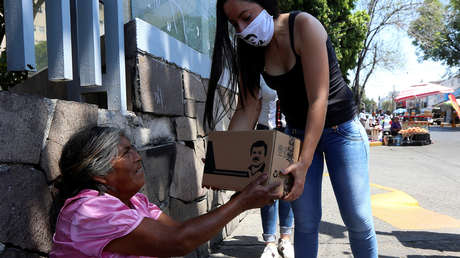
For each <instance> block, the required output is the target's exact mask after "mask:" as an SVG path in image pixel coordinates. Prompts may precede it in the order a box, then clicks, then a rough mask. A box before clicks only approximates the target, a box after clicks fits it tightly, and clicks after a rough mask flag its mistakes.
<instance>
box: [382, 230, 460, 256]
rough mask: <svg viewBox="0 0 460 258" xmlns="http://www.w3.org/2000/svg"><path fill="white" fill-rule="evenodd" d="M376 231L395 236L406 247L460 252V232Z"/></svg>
mask: <svg viewBox="0 0 460 258" xmlns="http://www.w3.org/2000/svg"><path fill="white" fill-rule="evenodd" d="M376 233H377V235H386V236H394V237H396V238H397V239H398V241H399V242H400V243H401V244H402V245H404V246H405V247H410V248H417V249H425V250H437V251H440V252H460V234H449V233H437V232H428V231H392V232H391V233H389V232H379V231H377V232H376ZM408 257H409V256H408ZM410 257H425V256H410ZM430 257H433V256H430ZM440 257H441V256H440ZM443 257H445V256H443ZM452 257H455V256H452Z"/></svg>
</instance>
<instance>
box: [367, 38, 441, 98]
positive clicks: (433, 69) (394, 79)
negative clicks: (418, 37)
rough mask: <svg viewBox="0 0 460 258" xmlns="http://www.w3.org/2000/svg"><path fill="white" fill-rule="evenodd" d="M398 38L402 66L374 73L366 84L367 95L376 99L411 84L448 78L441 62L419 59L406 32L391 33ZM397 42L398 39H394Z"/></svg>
mask: <svg viewBox="0 0 460 258" xmlns="http://www.w3.org/2000/svg"><path fill="white" fill-rule="evenodd" d="M391 36H393V37H395V38H397V41H398V42H399V48H400V49H401V54H402V55H401V61H402V64H401V66H398V67H397V68H396V69H395V70H394V71H386V70H383V69H379V70H377V71H376V72H375V74H373V75H372V76H371V77H370V78H369V81H368V83H367V85H366V96H367V97H368V98H371V99H374V100H375V101H376V102H377V100H378V97H379V96H380V97H385V96H388V95H389V94H390V92H392V91H393V89H394V90H396V91H399V90H402V89H405V88H407V87H409V86H411V85H414V84H419V83H423V82H431V81H440V80H443V79H447V78H446V77H444V76H445V74H446V71H447V67H446V66H444V65H442V64H441V63H439V62H433V61H423V62H418V61H417V55H416V48H415V46H414V45H412V42H411V39H410V38H409V37H408V36H407V34H405V33H397V34H396V35H391ZM394 42H396V41H394Z"/></svg>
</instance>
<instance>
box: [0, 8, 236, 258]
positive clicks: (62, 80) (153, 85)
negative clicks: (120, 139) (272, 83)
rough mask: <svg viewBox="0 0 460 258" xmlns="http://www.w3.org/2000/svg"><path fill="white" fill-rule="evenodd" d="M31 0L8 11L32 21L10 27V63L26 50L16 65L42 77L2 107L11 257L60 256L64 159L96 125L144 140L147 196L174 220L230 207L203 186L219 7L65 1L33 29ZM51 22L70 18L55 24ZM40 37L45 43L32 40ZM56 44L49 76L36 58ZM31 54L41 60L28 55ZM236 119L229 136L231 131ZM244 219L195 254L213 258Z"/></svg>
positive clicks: (2, 250)
mask: <svg viewBox="0 0 460 258" xmlns="http://www.w3.org/2000/svg"><path fill="white" fill-rule="evenodd" d="M5 2H6V3H12V2H11V1H5ZM31 2H32V1H28V0H17V2H16V0H15V3H20V4H19V5H16V6H13V7H12V6H7V5H6V8H7V9H8V8H18V9H14V10H13V9H9V11H16V12H17V13H18V14H19V16H16V18H20V19H23V20H24V21H25V23H24V25H23V26H20V25H19V23H12V22H11V20H7V21H8V22H9V23H8V25H9V26H10V27H9V28H10V30H7V33H9V34H8V35H7V40H8V38H9V39H10V40H11V39H13V38H14V37H15V36H18V40H15V41H10V42H7V49H8V50H11V51H13V50H14V51H13V52H11V55H10V54H9V55H8V56H9V57H12V56H13V57H14V56H15V54H17V56H18V57H21V54H22V59H21V58H17V59H14V58H12V59H9V60H8V62H9V63H8V65H9V66H10V65H11V68H14V69H22V70H26V71H31V70H36V72H35V71H34V74H33V75H32V76H31V77H30V78H29V79H28V80H27V81H25V82H24V83H22V84H20V85H17V86H15V87H13V88H11V89H10V90H9V91H8V92H4V91H0V102H1V103H2V104H3V103H6V104H5V105H0V119H1V121H3V123H2V126H1V127H0V136H1V138H0V139H2V144H3V148H2V149H0V171H1V172H2V173H0V174H1V175H0V176H1V180H2V184H4V185H8V186H9V187H3V188H0V195H2V196H3V197H4V200H5V201H4V202H2V204H1V205H2V209H1V211H0V216H1V217H2V218H4V219H2V221H7V222H8V224H3V226H2V232H3V234H0V256H3V255H5V256H6V257H9V256H18V255H19V256H44V255H46V254H47V253H49V251H50V248H51V237H52V232H51V231H50V229H49V228H48V226H49V221H48V220H49V213H48V212H49V208H50V207H51V204H52V201H53V198H54V196H53V183H54V181H55V179H56V177H57V176H58V175H59V169H58V166H57V161H58V160H59V157H60V152H61V150H62V146H63V144H64V143H65V142H66V141H67V139H68V138H69V137H70V135H71V134H73V133H74V132H76V131H78V130H80V129H81V128H83V127H86V126H91V125H101V124H112V125H116V126H118V127H120V128H123V129H124V130H125V131H127V132H128V134H129V135H131V136H132V142H133V144H134V145H135V146H136V147H137V148H138V149H139V150H140V154H141V156H142V157H143V160H144V166H146V169H145V170H146V186H145V189H144V193H145V194H146V195H147V196H148V197H149V199H150V200H151V201H153V202H154V203H155V204H157V205H158V206H159V207H160V208H161V209H162V210H164V211H165V212H167V213H168V214H169V215H171V216H172V217H173V218H175V219H178V220H185V219H187V218H190V217H194V216H197V215H200V214H203V213H206V212H208V211H210V210H211V209H214V208H215V207H217V206H219V205H222V204H223V203H225V202H226V201H228V200H229V198H230V196H231V195H232V194H233V193H232V192H228V191H213V190H208V189H205V188H202V187H201V179H202V170H203V162H202V159H203V158H204V157H205V153H206V145H207V142H206V135H207V133H208V132H209V128H207V127H205V126H204V125H203V123H202V121H203V110H204V101H205V98H206V89H207V80H208V78H209V72H210V64H211V61H210V53H211V48H212V46H213V41H212V40H213V35H214V27H215V17H214V13H215V10H214V9H213V8H214V6H215V2H216V1H215V0H211V1H209V0H196V1H189V0H135V1H134V0H118V1H117V0H105V1H97V0H92V1H90V0H88V1H81V0H69V1H60V0H59V1H51V0H47V1H46V2H47V3H51V2H53V4H54V5H53V6H51V7H50V6H48V8H45V7H42V9H41V12H38V13H37V16H36V18H35V20H34V23H33V22H30V23H28V22H29V21H32V17H26V16H21V15H24V14H25V13H31V12H29V11H30V10H31V6H30V4H31ZM58 7H64V8H58ZM26 9H27V10H28V11H27V10H26ZM43 13H44V14H43ZM43 15H45V18H43ZM50 18H53V19H57V21H58V22H56V21H55V22H52V23H46V21H47V20H48V19H50ZM7 19H11V16H10V17H7ZM44 23H45V24H46V26H44V27H45V29H41V27H40V26H42V27H43V24H44ZM77 27H78V30H77V29H76V28H77ZM34 28H35V29H34ZM22 32H24V33H22ZM21 33H22V34H21ZM28 33H33V34H34V40H33V41H27V40H20V38H19V37H20V36H21V35H26V34H27V35H29V34H28ZM50 34H52V35H53V37H49V36H50ZM44 35H47V36H46V37H44ZM44 38H46V45H47V52H46V55H44V56H47V61H46V62H45V64H48V65H47V66H48V67H47V68H43V69H41V68H40V66H35V65H33V64H35V63H37V64H38V63H40V62H41V61H42V59H41V58H42V56H37V58H36V59H37V62H33V64H32V63H29V61H30V62H32V61H33V60H34V59H35V56H36V55H37V54H38V53H39V51H37V47H36V46H37V45H39V44H40V43H42V42H44V40H43V39H44ZM31 49H34V50H35V54H36V55H34V56H33V58H32V56H30V55H24V53H31V52H30V51H31ZM50 50H51V51H50ZM58 50H59V51H58ZM59 64H61V66H59ZM28 65H30V67H32V68H30V67H29V66H28ZM45 67H46V66H45ZM228 94H233V93H231V92H230V93H229V92H227V91H226V90H225V88H224V87H221V88H220V89H219V94H216V102H217V103H222V102H227V101H228V98H229V95H228ZM13 109H14V112H12V111H11V110H13ZM220 111H221V110H220ZM216 112H219V110H217V111H216ZM230 115H231V114H227V115H226V116H224V117H223V119H222V120H221V121H220V122H219V124H218V125H217V130H224V129H226V128H227V126H228V123H229V116H230ZM24 186H26V187H24ZM16 207H23V208H21V209H17V208H16ZM242 216H244V214H243V215H242ZM241 218H242V217H241V216H240V217H239V218H236V219H235V220H233V221H232V222H231V223H229V224H228V225H226V226H225V228H224V229H223V230H222V231H221V232H220V234H218V235H217V236H216V237H215V238H214V239H212V240H211V241H209V242H208V243H206V244H204V245H202V246H201V247H200V248H198V249H197V250H194V251H193V253H191V254H190V255H189V256H187V257H207V255H208V253H209V248H210V247H211V246H212V245H213V244H215V243H217V242H219V241H221V240H222V239H223V238H225V237H226V236H227V235H229V234H230V233H231V232H232V231H233V229H234V228H235V227H236V226H237V225H238V223H239V221H240V220H241ZM1 243H8V245H6V246H5V245H2V244H1Z"/></svg>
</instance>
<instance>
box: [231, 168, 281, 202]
mask: <svg viewBox="0 0 460 258" xmlns="http://www.w3.org/2000/svg"><path fill="white" fill-rule="evenodd" d="M267 178H268V176H267V174H262V175H260V176H259V177H257V178H256V179H255V180H253V181H252V182H251V183H249V184H248V185H247V186H246V187H245V188H244V189H243V191H241V193H240V194H238V195H237V196H236V197H235V199H239V200H238V201H240V202H241V208H242V209H243V211H244V210H249V209H254V208H261V207H264V206H265V205H268V204H272V203H273V202H274V200H275V199H279V198H281V197H282V193H280V192H279V191H278V189H277V188H278V186H279V185H280V183H276V184H270V185H265V186H264V185H263V184H264V183H265V181H267Z"/></svg>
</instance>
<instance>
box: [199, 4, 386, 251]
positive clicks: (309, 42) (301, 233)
mask: <svg viewBox="0 0 460 258" xmlns="http://www.w3.org/2000/svg"><path fill="white" fill-rule="evenodd" d="M216 7H217V10H216V12H217V28H216V37H215V44H214V53H213V60H212V68H211V78H210V81H209V89H208V98H207V101H206V110H205V118H206V121H207V122H208V123H209V124H210V125H211V126H212V124H213V123H214V121H213V113H212V110H213V104H214V103H213V100H214V94H215V90H216V87H217V83H218V81H219V79H220V77H221V75H222V71H223V70H224V69H228V70H229V71H230V79H229V87H230V88H231V89H233V90H234V91H235V92H236V91H238V92H239V98H238V105H237V109H236V111H235V113H234V115H233V117H232V120H231V122H230V126H229V130H251V129H253V128H254V125H255V122H256V121H257V118H258V114H259V109H260V105H259V103H258V102H259V100H258V99H257V96H258V91H259V85H260V83H259V80H260V77H259V76H260V74H262V76H263V77H264V79H265V81H266V82H267V84H268V85H269V86H270V87H271V88H273V89H275V90H276V91H277V93H278V98H279V99H280V103H281V110H282V112H283V113H284V114H285V116H286V121H287V129H286V132H287V133H289V134H290V135H293V136H296V137H299V138H302V139H303V145H302V150H301V155H300V158H299V160H298V161H297V162H295V163H293V164H291V165H290V166H289V167H287V168H286V169H285V173H291V174H292V175H293V176H294V178H295V180H294V186H293V188H292V190H291V192H290V193H289V194H288V195H287V196H285V197H284V199H285V200H289V201H294V200H295V201H294V202H293V203H292V207H293V211H294V219H295V235H294V241H295V243H294V247H295V255H296V257H316V256H317V252H318V227H319V223H320V220H321V183H322V178H323V174H322V173H323V165H324V160H326V164H327V166H328V171H329V176H330V179H331V182H332V186H333V189H334V193H335V196H336V198H337V201H338V204H339V209H340V213H341V215H342V219H343V220H344V222H345V225H346V226H347V229H348V232H349V238H350V243H351V249H352V252H353V254H354V256H355V257H377V240H376V236H375V231H374V225H373V220H372V212H371V206H370V189H369V177H368V155H369V144H368V140H367V135H366V132H365V130H364V128H363V127H362V125H361V123H360V122H359V119H358V118H357V116H356V114H357V108H356V105H355V103H354V102H353V96H352V92H351V91H350V89H349V88H348V86H347V84H346V83H345V81H344V79H343V76H342V74H341V72H340V69H339V66H338V62H337V58H336V56H335V52H334V49H333V46H332V44H331V41H330V39H329V38H328V35H327V33H326V31H325V30H324V28H323V26H322V25H321V24H320V22H319V21H318V20H317V19H315V18H314V17H312V16H311V15H309V14H308V13H304V12H293V13H286V14H279V13H278V8H277V1H276V0H218V1H217V6H216ZM228 22H230V23H231V24H232V25H233V28H234V29H235V31H236V36H237V38H236V39H235V40H233V41H232V40H231V39H230V33H229V30H228Z"/></svg>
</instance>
